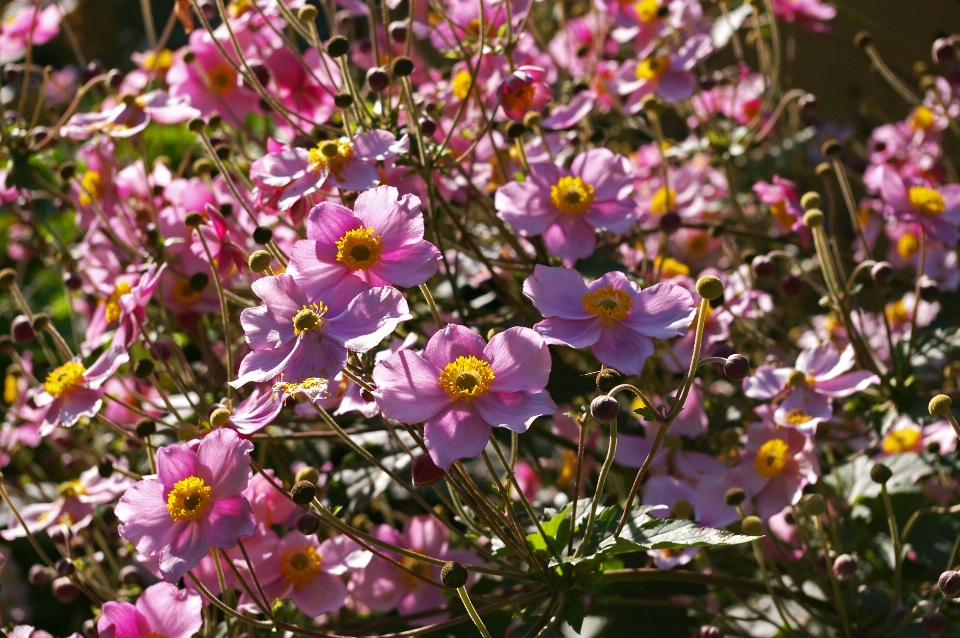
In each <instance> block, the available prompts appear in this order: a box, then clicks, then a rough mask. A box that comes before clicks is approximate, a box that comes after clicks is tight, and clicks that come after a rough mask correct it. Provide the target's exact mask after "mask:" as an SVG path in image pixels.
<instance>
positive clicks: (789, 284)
mask: <svg viewBox="0 0 960 638" xmlns="http://www.w3.org/2000/svg"><path fill="white" fill-rule="evenodd" d="M780 292H781V293H783V296H784V297H796V296H797V295H799V294H800V293H802V292H803V280H802V279H800V278H799V277H797V276H796V275H791V274H789V273H788V274H786V275H784V276H783V277H781V278H780Z"/></svg>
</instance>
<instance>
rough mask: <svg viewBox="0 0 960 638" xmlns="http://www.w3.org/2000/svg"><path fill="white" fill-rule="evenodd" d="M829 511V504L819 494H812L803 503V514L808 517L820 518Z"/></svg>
mask: <svg viewBox="0 0 960 638" xmlns="http://www.w3.org/2000/svg"><path fill="white" fill-rule="evenodd" d="M826 511H827V502H826V501H825V500H824V498H823V497H822V496H820V495H819V494H811V495H810V496H808V497H807V498H806V500H805V501H804V503H803V513H804V514H806V515H807V516H820V515H822V514H824V513H826Z"/></svg>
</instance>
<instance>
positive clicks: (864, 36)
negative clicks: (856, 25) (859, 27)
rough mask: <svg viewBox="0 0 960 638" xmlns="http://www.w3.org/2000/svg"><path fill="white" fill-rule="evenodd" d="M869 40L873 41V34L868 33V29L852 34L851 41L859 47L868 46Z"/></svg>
mask: <svg viewBox="0 0 960 638" xmlns="http://www.w3.org/2000/svg"><path fill="white" fill-rule="evenodd" d="M871 42H873V36H872V35H870V32H869V31H858V32H857V34H856V35H855V36H853V43H854V44H855V45H856V46H857V47H859V48H861V49H865V48H867V47H868V46H870V43H871Z"/></svg>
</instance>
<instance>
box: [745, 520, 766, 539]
mask: <svg viewBox="0 0 960 638" xmlns="http://www.w3.org/2000/svg"><path fill="white" fill-rule="evenodd" d="M740 528H741V529H742V530H743V533H744V534H746V535H747V536H762V535H763V521H761V520H760V518H759V517H758V516H748V517H746V518H745V519H743V523H741V526H740Z"/></svg>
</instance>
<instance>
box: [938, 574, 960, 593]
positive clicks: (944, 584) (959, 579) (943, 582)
mask: <svg viewBox="0 0 960 638" xmlns="http://www.w3.org/2000/svg"><path fill="white" fill-rule="evenodd" d="M937 584H938V585H940V591H941V592H943V595H944V596H946V597H947V598H960V572H956V571H954V570H952V569H951V570H949V571H945V572H943V573H942V574H940V580H939V581H938V583H937Z"/></svg>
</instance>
